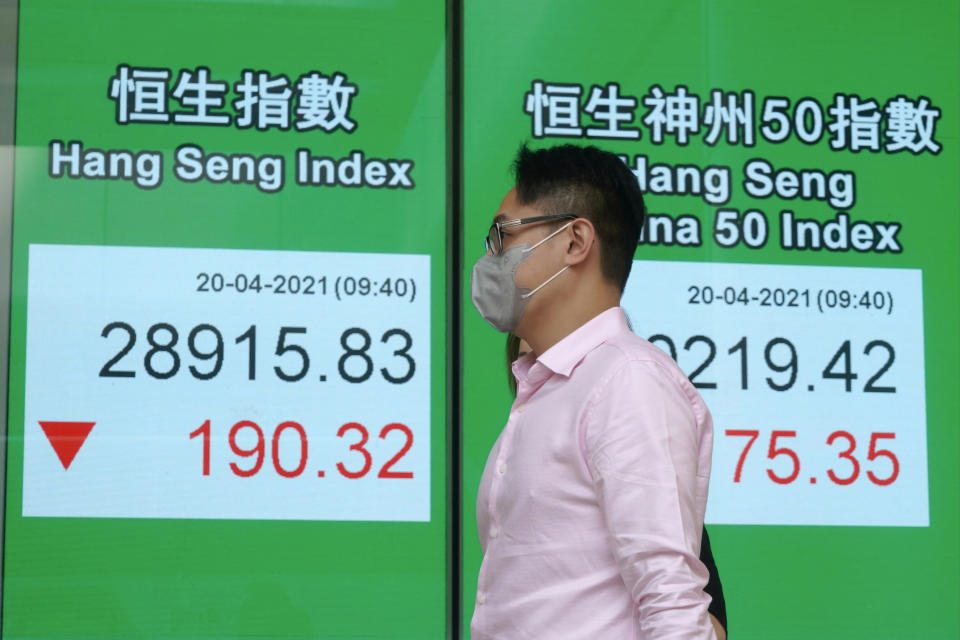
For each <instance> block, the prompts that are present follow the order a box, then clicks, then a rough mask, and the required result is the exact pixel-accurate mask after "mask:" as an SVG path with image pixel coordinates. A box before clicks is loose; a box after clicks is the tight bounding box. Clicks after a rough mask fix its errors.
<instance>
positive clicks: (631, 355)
mask: <svg viewBox="0 0 960 640" xmlns="http://www.w3.org/2000/svg"><path fill="white" fill-rule="evenodd" d="M583 364H584V365H586V366H585V367H584V373H586V374H588V375H589V376H590V377H591V378H593V379H594V380H595V381H597V382H603V381H609V380H611V379H614V378H616V377H618V376H624V375H627V372H628V370H633V371H634V372H636V373H639V372H642V373H644V374H646V375H647V376H652V377H655V378H658V379H660V380H662V381H664V382H666V383H667V384H666V387H667V388H672V389H674V390H675V391H678V392H680V393H682V394H683V395H684V396H686V397H687V399H688V400H689V401H691V402H697V399H698V396H699V394H698V393H697V391H696V389H695V388H694V387H693V385H692V384H691V383H690V381H689V379H688V378H687V376H686V374H684V373H683V371H682V370H681V369H680V367H679V366H677V363H676V362H675V361H674V360H673V358H671V357H670V356H669V355H668V354H667V353H666V352H664V351H663V350H662V349H660V348H659V347H657V346H656V345H654V344H653V343H651V342H650V341H648V340H645V339H644V338H641V337H640V336H638V335H636V334H634V333H632V332H628V331H624V332H620V333H617V334H616V335H613V336H610V337H609V338H608V339H607V340H605V341H604V342H603V343H602V344H600V345H599V346H597V348H596V349H594V350H593V351H592V352H591V353H590V354H588V356H587V358H585V359H584V362H583Z"/></svg>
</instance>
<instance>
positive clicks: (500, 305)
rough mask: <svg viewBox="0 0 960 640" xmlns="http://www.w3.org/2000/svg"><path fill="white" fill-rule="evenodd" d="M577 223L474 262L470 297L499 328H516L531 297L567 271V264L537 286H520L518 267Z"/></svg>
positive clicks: (488, 320) (501, 329) (478, 308)
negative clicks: (538, 239) (537, 240)
mask: <svg viewBox="0 0 960 640" xmlns="http://www.w3.org/2000/svg"><path fill="white" fill-rule="evenodd" d="M571 224H573V222H572V221H571V222H568V223H567V224H565V225H563V226H562V227H560V228H559V229H557V230H556V231H554V232H553V233H551V234H550V235H548V236H547V237H546V238H544V239H543V240H541V241H540V242H538V243H536V244H534V245H529V244H520V245H517V246H514V247H510V248H509V249H504V250H503V251H501V252H500V255H498V256H493V255H485V256H483V257H481V258H480V259H479V260H477V263H476V264H475V265H473V272H472V273H471V274H470V299H471V300H472V301H473V306H474V307H476V308H477V311H479V312H480V315H481V316H483V319H484V320H486V321H487V322H488V323H490V326H492V327H493V328H494V329H496V330H497V331H503V332H504V333H506V332H509V331H513V330H514V329H516V328H517V323H518V322H520V316H522V315H523V310H524V309H526V307H527V303H528V302H529V300H530V297H531V296H532V295H533V294H535V293H536V292H537V291H540V289H542V288H543V287H545V286H546V285H547V284H548V283H549V282H550V281H552V280H553V279H554V278H556V277H557V276H559V275H560V274H561V273H563V272H564V271H566V270H567V267H568V266H569V265H567V266H564V267H563V268H562V269H560V270H559V271H557V272H556V273H555V274H553V275H552V276H550V277H549V278H547V279H546V280H544V281H543V282H541V283H540V284H539V285H538V286H537V287H536V288H535V289H532V290H531V289H526V288H521V287H518V286H517V281H516V280H515V279H514V275H515V274H516V271H517V267H519V266H520V264H521V263H523V262H524V261H525V260H527V259H529V258H530V256H532V255H533V250H534V249H536V248H537V247H539V246H540V245H542V244H543V243H544V242H546V241H547V240H549V239H550V238H552V237H554V236H555V235H557V234H558V233H560V232H561V231H563V230H564V229H566V228H567V227H569V226H570V225H571Z"/></svg>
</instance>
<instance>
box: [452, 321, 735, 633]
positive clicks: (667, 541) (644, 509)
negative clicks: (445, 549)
mask: <svg viewBox="0 0 960 640" xmlns="http://www.w3.org/2000/svg"><path fill="white" fill-rule="evenodd" d="M513 372H514V375H515V376H516V378H517V399H516V401H515V402H514V403H513V406H512V407H511V409H510V417H509V419H508V420H507V424H506V426H505V427H504V428H503V432H502V433H501V434H500V437H499V438H498V439H497V442H496V444H494V446H493V450H492V451H491V452H490V457H489V458H488V459H487V464H486V467H485V468H484V470H483V478H482V480H481V482H480V491H479V494H478V496H477V524H478V527H479V530H480V544H481V547H482V548H483V552H484V556H483V563H482V565H481V566H480V575H479V578H478V581H477V601H476V607H475V609H474V613H473V620H472V622H471V624H470V629H471V635H472V638H473V640H565V639H568V638H569V639H571V640H572V639H587V640H636V639H644V640H646V639H652V638H657V639H661V638H704V639H709V638H715V637H716V636H715V634H714V631H713V627H712V626H711V624H710V621H709V618H708V617H707V605H708V604H709V602H710V596H708V595H707V594H706V593H705V592H704V591H703V587H704V585H705V584H706V583H707V577H708V574H707V569H706V567H704V565H703V564H702V563H701V562H700V560H699V554H700V535H701V530H702V527H703V513H704V510H705V508H706V503H707V484H708V481H709V479H710V453H711V449H712V443H713V425H712V421H711V418H710V412H709V411H708V410H707V407H706V405H705V404H704V402H703V399H702V398H701V397H700V394H698V393H697V391H696V389H694V388H693V385H692V384H690V381H689V380H687V377H686V376H685V375H684V374H683V372H682V371H681V370H680V369H679V368H678V367H677V365H676V364H675V363H674V362H673V360H671V359H670V357H669V356H667V355H666V354H664V353H663V352H662V351H660V349H658V348H657V347H654V346H653V345H651V344H650V343H649V342H647V341H646V340H644V339H642V338H639V337H637V336H636V335H634V334H633V333H632V332H631V331H630V329H629V327H628V326H627V323H626V318H625V316H624V314H623V311H622V310H621V309H620V308H612V309H608V310H607V311H604V312H603V313H601V314H600V315H598V316H596V317H595V318H593V319H592V320H590V321H589V322H587V323H586V324H584V325H583V326H581V327H580V328H579V329H577V330H576V331H574V332H573V333H571V334H570V335H568V336H567V337H565V338H564V339H563V340H561V341H560V342H558V343H557V344H555V345H554V346H553V347H551V348H550V349H548V350H547V351H546V352H545V353H543V355H541V356H540V357H539V358H536V359H534V357H533V355H532V354H528V355H526V356H524V357H522V358H520V359H519V360H517V362H515V363H514V365H513Z"/></svg>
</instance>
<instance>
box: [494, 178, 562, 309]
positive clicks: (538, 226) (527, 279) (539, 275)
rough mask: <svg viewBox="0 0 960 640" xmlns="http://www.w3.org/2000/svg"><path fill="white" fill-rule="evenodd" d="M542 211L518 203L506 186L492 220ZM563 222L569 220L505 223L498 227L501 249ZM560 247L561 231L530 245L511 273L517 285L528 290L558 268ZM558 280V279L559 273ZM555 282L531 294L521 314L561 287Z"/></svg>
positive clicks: (531, 239)
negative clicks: (506, 190) (527, 251)
mask: <svg viewBox="0 0 960 640" xmlns="http://www.w3.org/2000/svg"><path fill="white" fill-rule="evenodd" d="M542 215H544V212H543V211H541V210H540V209H538V208H536V207H535V206H532V205H529V204H525V205H521V204H519V203H518V202H517V192H516V189H515V188H514V189H510V191H508V192H507V194H506V195H505V196H504V197H503V201H501V203H500V207H499V208H498V209H497V213H496V215H495V216H494V218H493V220H492V222H506V221H508V220H518V219H523V218H530V217H533V216H542ZM566 222H569V221H568V220H567V221H565V220H555V221H547V222H535V223H531V224H521V225H516V226H511V227H506V228H505V229H503V230H502V231H501V235H502V238H503V249H504V251H506V250H507V249H509V248H510V247H513V246H516V245H528V246H532V245H535V244H536V243H538V242H540V241H541V240H543V239H544V238H546V237H547V236H548V235H550V234H551V233H552V232H554V231H556V230H557V228H558V227H559V226H562V225H563V224H565V223H566ZM564 247H565V242H564V235H563V233H562V232H561V233H560V234H558V235H556V236H554V237H553V238H551V239H550V240H548V241H546V242H544V243H543V244H542V245H540V246H539V247H537V248H536V249H534V250H533V255H531V256H529V257H528V258H527V259H526V260H525V261H524V262H522V263H521V264H520V266H519V267H518V268H517V271H516V274H515V282H516V284H517V286H518V287H521V288H525V289H530V290H533V289H536V288H537V287H538V286H540V285H541V284H542V283H544V282H545V281H546V280H547V279H548V278H550V277H551V276H552V275H554V274H555V273H556V272H557V271H559V270H560V269H562V268H563V266H564V263H563V249H564ZM558 280H562V277H561V278H559V279H558ZM559 284H560V283H559V282H557V281H554V282H551V283H550V285H549V286H547V287H544V288H543V289H541V290H540V291H538V292H537V293H536V294H535V295H534V296H533V297H531V298H530V302H529V304H528V307H527V310H526V311H525V312H524V316H527V315H529V313H528V312H530V311H531V310H532V309H534V308H535V307H542V306H543V303H544V302H546V299H548V298H552V297H553V294H554V293H556V291H557V290H558V289H562V287H561V286H556V285H559Z"/></svg>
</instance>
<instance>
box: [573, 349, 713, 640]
mask: <svg viewBox="0 0 960 640" xmlns="http://www.w3.org/2000/svg"><path fill="white" fill-rule="evenodd" d="M699 432H700V427H699V426H698V423H697V419H696V416H695V415H694V411H693V409H692V407H691V405H690V402H689V400H688V399H687V397H686V395H685V394H684V392H683V390H682V389H681V388H680V386H679V384H678V383H677V382H676V381H674V380H673V379H672V378H671V376H670V374H669V372H667V371H666V370H665V369H664V368H662V367H661V366H660V365H659V364H657V363H655V362H652V361H643V360H631V361H627V362H625V363H624V364H623V365H621V366H619V367H617V368H616V369H615V370H614V371H613V372H612V374H611V375H609V376H607V378H606V379H605V380H604V381H601V382H600V384H599V385H598V388H597V389H596V391H595V392H594V395H593V397H592V400H591V402H590V404H589V406H588V409H587V412H586V413H585V417H584V432H583V440H582V446H583V448H584V456H585V458H586V461H587V465H588V467H589V469H590V473H591V475H592V476H593V482H594V486H595V488H596V491H597V496H598V499H599V504H600V508H601V509H602V510H603V513H604V516H605V518H606V522H607V526H608V528H609V532H610V538H611V543H612V545H613V552H614V554H615V557H616V561H617V566H618V568H619V570H620V574H621V576H622V578H623V581H624V584H625V585H626V587H627V589H628V590H629V592H630V596H631V597H632V599H633V602H634V603H635V606H636V615H637V617H638V621H639V625H640V630H641V637H643V638H645V639H654V638H655V639H657V640H661V639H677V640H679V639H681V638H683V639H685V640H686V639H690V640H693V639H698V640H699V639H703V640H708V639H713V638H715V637H716V635H715V632H714V630H713V627H712V625H711V623H710V620H709V618H708V617H707V607H708V605H709V602H710V597H709V596H708V595H707V594H706V593H705V592H704V590H703V588H704V585H705V584H706V583H707V578H708V573H707V569H706V567H704V565H703V563H702V562H701V561H700V559H699V557H698V556H699V551H700V534H701V529H702V527H703V513H702V509H703V507H702V506H698V500H697V487H698V475H701V469H700V460H701V455H700V454H701V452H700V448H701V444H700V443H701V441H702V439H701V434H700V433H699ZM703 473H709V471H708V470H706V471H703ZM701 479H702V476H701ZM702 486H705V485H702ZM700 504H701V505H702V504H704V503H703V502H702V501H701V503H700Z"/></svg>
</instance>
